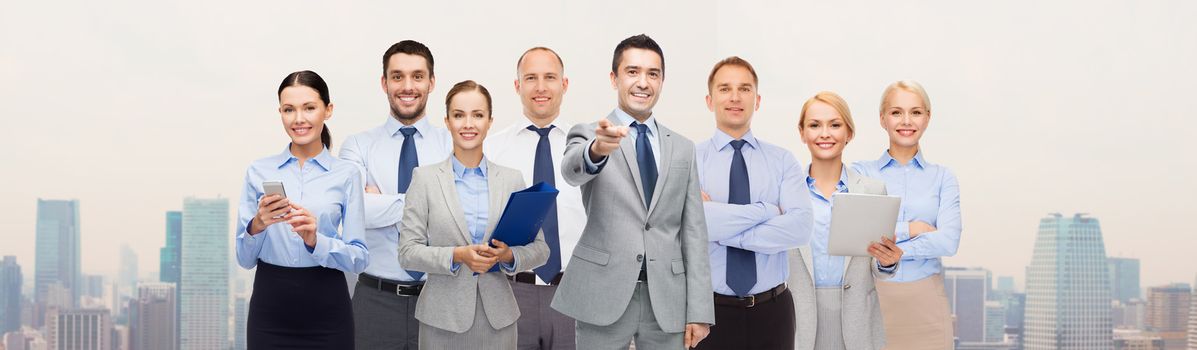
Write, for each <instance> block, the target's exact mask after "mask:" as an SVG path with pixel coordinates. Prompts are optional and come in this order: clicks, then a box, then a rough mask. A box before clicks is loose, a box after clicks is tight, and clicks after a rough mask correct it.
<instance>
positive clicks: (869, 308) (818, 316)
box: [787, 91, 902, 350]
mask: <svg viewBox="0 0 1197 350" xmlns="http://www.w3.org/2000/svg"><path fill="white" fill-rule="evenodd" d="M854 128H855V125H854V124H853V123H852V115H851V113H850V112H849V111H848V104H847V103H845V102H844V100H843V99H842V98H840V97H839V96H838V95H836V94H835V93H832V92H826V91H825V92H820V93H818V94H817V95H815V96H814V97H811V98H810V99H809V100H807V101H806V103H805V104H803V106H802V113H801V116H800V117H799V120H798V131H799V133H800V134H801V136H802V142H803V143H805V144H806V146H807V148H808V149H809V150H810V154H811V164H810V170H809V171H808V172H807V177H806V185H807V188H808V189H809V193H810V197H811V205H812V209H813V213H814V229H813V230H812V233H813V235H812V236H811V241H810V245H809V246H805V247H802V248H799V249H796V250H794V251H791V252H790V254H789V255H788V259H789V262H790V278H789V281H787V282H788V283H789V286H790V288H791V289H792V290H793V296H794V308H795V314H796V315H797V317H798V320H797V326H798V327H797V328H798V329H797V332H796V333H795V339H794V342H795V348H796V349H802V350H806V349H820V350H825V349H826V350H830V349H853V350H855V349H880V348H881V347H882V346H883V345H884V344H885V330H884V329H883V326H882V318H881V309H880V306H879V303H878V302H877V292H876V290H875V289H874V283H873V281H874V279H875V278H877V279H886V278H889V277H890V276H892V275H893V273H894V271H896V270H897V268H898V262H899V261H900V260H901V257H902V250H901V249H900V248H898V246H897V245H896V244H894V241H893V240H892V239H889V238H887V237H884V236H882V233H881V232H879V233H878V234H877V236H878V242H873V243H872V244H870V245H869V250H868V251H869V254H870V255H872V258H871V259H866V258H862V257H856V258H853V257H843V256H832V255H829V254H828V252H827V242H828V237H829V232H828V231H829V227H830V224H831V207H832V204H833V203H832V196H833V195H834V194H835V193H839V192H852V193H870V194H885V183H884V182H881V181H879V180H875V179H870V178H867V177H864V176H860V175H859V174H857V173H856V172H855V171H852V170H851V169H849V168H848V167H845V166H844V164H843V153H844V146H846V145H847V144H848V142H849V141H851V140H852V136H853V131H854Z"/></svg>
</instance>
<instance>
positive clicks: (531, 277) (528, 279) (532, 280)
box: [507, 272, 565, 286]
mask: <svg viewBox="0 0 1197 350" xmlns="http://www.w3.org/2000/svg"><path fill="white" fill-rule="evenodd" d="M562 276H565V272H558V273H557V276H554V277H553V280H552V281H549V285H551V286H555V285H558V284H561V277H562ZM507 279H509V280H512V281H516V282H519V283H527V284H536V274H535V273H532V272H520V273H517V274H515V276H507Z"/></svg>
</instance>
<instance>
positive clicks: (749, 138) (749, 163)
mask: <svg viewBox="0 0 1197 350" xmlns="http://www.w3.org/2000/svg"><path fill="white" fill-rule="evenodd" d="M707 89H708V95H707V98H706V100H707V108H708V109H710V110H711V111H712V112H715V125H716V128H717V129H716V130H715V135H714V136H712V137H711V139H709V140H706V141H702V142H699V143H698V144H696V145H695V148H696V149H695V152H696V153H695V155H696V157H697V162H698V177H699V179H700V182H701V186H702V190H703V194H702V196H703V207H704V209H705V211H706V220H707V232H708V239H709V240H710V248H709V249H708V251H709V252H710V254H711V283H712V287H713V288H714V291H715V323H716V324H718V327H713V328H711V335H710V337H708V338H707V340H706V341H704V342H702V343H699V345H698V349H793V348H794V331H795V321H794V300H793V297H791V295H790V294H791V293H790V291H789V290H787V289H786V284H785V281H786V278H787V277H789V264H788V262H787V260H786V250H790V249H794V248H797V247H798V246H801V245H804V244H807V242H808V241H809V239H810V235H811V220H812V218H811V204H810V198H809V196H808V195H807V194H806V193H805V191H804V189H805V186H806V184H805V176H804V173H805V169H804V168H803V167H802V165H801V164H799V163H798V161H797V160H796V159H795V158H794V155H793V154H791V153H790V152H789V151H787V150H785V149H784V148H781V147H778V146H776V145H773V144H769V143H765V142H763V141H761V140H758V139H757V138H756V137H755V136H753V135H752V130H751V122H752V115H753V113H754V112H756V110H757V108H759V107H760V101H761V97H760V95H758V94H757V75H756V70H755V69H753V67H752V65H751V64H749V63H748V61H745V60H743V59H741V58H739V57H735V56H732V57H729V58H727V59H724V60H722V61H720V62H719V63H717V64H715V68H713V69H712V70H711V74H710V76H709V77H708V78H707Z"/></svg>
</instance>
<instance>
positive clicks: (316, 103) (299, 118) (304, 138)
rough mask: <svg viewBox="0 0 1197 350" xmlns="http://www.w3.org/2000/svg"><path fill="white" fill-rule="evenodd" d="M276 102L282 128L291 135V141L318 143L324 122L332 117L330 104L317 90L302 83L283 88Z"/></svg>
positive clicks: (305, 143)
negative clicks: (321, 97) (325, 101)
mask: <svg viewBox="0 0 1197 350" xmlns="http://www.w3.org/2000/svg"><path fill="white" fill-rule="evenodd" d="M278 102H279V107H278V112H279V114H280V115H281V116H282V120H283V129H285V130H286V131H287V136H290V137H291V143H292V144H294V145H296V146H306V145H309V144H312V143H313V142H315V143H317V144H319V143H320V132H321V131H323V130H324V122H325V121H326V120H328V119H329V118H332V111H333V106H332V104H328V105H325V104H324V101H323V100H321V99H320V93H319V92H316V90H315V89H312V88H310V87H307V86H302V85H293V86H289V87H286V88H284V89H283V91H282V92H280V93H279V95H278Z"/></svg>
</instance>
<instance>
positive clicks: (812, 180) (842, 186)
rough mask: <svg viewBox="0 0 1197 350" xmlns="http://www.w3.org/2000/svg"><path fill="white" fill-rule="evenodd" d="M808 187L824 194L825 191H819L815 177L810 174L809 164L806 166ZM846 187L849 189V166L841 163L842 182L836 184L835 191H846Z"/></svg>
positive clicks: (820, 194) (821, 194)
mask: <svg viewBox="0 0 1197 350" xmlns="http://www.w3.org/2000/svg"><path fill="white" fill-rule="evenodd" d="M806 187H807V188H808V189H810V191H811V192H813V193H816V194H818V195H819V196H820V197H822V196H823V193H822V192H819V189H818V188H815V177H814V176H811V175H810V166H809V165H808V166H806ZM846 189H848V167H845V166H843V165H842V164H841V165H840V182H839V183H837V184H835V191H836V192H844V191H845V190H846Z"/></svg>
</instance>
